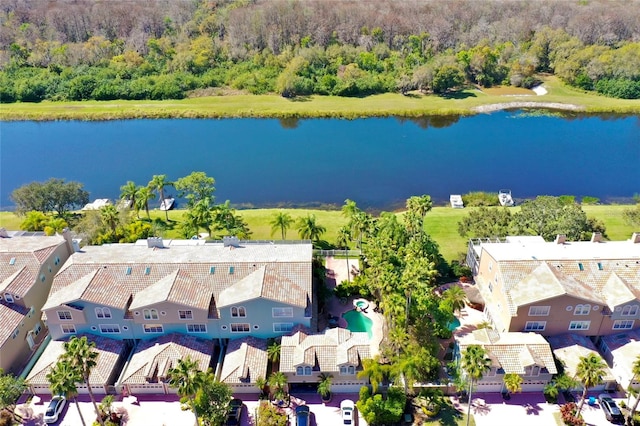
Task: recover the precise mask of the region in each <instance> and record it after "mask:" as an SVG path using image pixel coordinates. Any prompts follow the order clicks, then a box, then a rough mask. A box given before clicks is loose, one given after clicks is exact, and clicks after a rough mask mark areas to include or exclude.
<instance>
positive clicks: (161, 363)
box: [119, 333, 213, 384]
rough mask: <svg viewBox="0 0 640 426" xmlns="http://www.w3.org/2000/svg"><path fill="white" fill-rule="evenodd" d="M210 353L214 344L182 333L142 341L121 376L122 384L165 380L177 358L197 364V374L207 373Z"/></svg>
mask: <svg viewBox="0 0 640 426" xmlns="http://www.w3.org/2000/svg"><path fill="white" fill-rule="evenodd" d="M212 354H213V341H212V340H204V339H200V338H197V337H192V336H186V335H182V334H175V333H172V334H167V335H164V336H160V337H158V338H155V339H151V340H142V341H140V342H139V343H138V346H136V348H135V349H134V353H133V355H132V357H131V359H130V361H129V364H128V365H127V367H126V369H125V370H124V371H123V372H122V375H121V376H120V380H119V382H120V383H123V384H145V383H159V382H161V381H166V378H167V373H168V371H169V369H171V368H174V367H175V366H177V365H178V361H179V360H180V359H183V358H186V357H189V358H191V359H192V360H193V361H196V362H197V364H198V368H199V370H200V371H207V369H208V368H209V364H210V363H211V356H212Z"/></svg>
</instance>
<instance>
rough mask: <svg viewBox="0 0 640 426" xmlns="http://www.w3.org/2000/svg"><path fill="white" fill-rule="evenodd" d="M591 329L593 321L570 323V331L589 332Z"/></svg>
mask: <svg viewBox="0 0 640 426" xmlns="http://www.w3.org/2000/svg"><path fill="white" fill-rule="evenodd" d="M589 327H591V321H571V322H570V323H569V330H589Z"/></svg>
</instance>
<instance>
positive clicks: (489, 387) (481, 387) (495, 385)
mask: <svg viewBox="0 0 640 426" xmlns="http://www.w3.org/2000/svg"><path fill="white" fill-rule="evenodd" d="M502 386H503V383H502V381H491V382H480V383H478V385H477V389H476V392H501V391H502Z"/></svg>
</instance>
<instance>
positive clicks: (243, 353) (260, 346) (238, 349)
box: [220, 337, 269, 384]
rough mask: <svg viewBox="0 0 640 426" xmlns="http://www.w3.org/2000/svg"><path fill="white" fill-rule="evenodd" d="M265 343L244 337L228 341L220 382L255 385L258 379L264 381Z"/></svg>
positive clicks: (265, 371) (265, 373) (265, 363)
mask: <svg viewBox="0 0 640 426" xmlns="http://www.w3.org/2000/svg"><path fill="white" fill-rule="evenodd" d="M268 362H269V359H268V355H267V341H266V340H264V339H258V338H255V337H245V338H242V339H234V340H231V341H229V344H228V345H227V352H226V354H225V356H224V361H223V364H222V371H221V373H220V380H221V381H222V382H225V383H229V384H234V383H256V380H257V379H258V378H262V379H266V377H267V364H268Z"/></svg>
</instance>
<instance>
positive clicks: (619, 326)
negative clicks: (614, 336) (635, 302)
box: [612, 320, 635, 330]
mask: <svg viewBox="0 0 640 426" xmlns="http://www.w3.org/2000/svg"><path fill="white" fill-rule="evenodd" d="M634 322H635V321H634V320H618V321H614V322H613V327H612V330H631V329H632V328H633V323H634Z"/></svg>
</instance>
